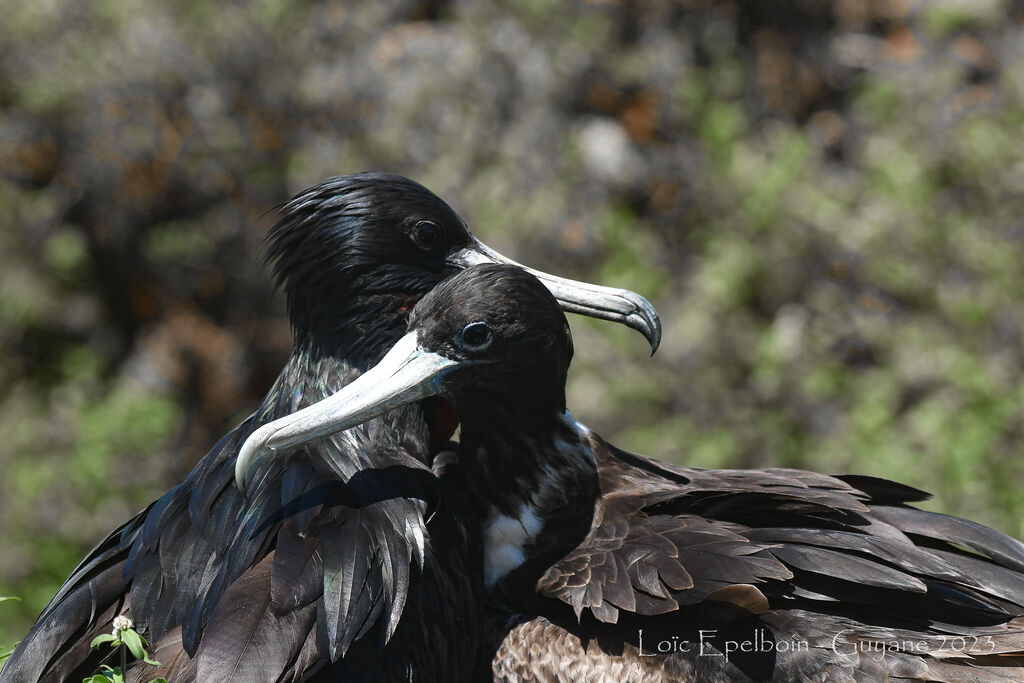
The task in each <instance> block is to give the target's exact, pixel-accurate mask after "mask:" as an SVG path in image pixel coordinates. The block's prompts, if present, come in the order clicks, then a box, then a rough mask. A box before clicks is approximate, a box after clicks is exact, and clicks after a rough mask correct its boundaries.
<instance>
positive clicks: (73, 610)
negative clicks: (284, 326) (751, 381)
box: [0, 174, 660, 683]
mask: <svg viewBox="0 0 1024 683" xmlns="http://www.w3.org/2000/svg"><path fill="white" fill-rule="evenodd" d="M268 246H269V261H270V262H271V263H273V267H274V272H275V275H276V279H277V282H278V285H279V286H280V287H281V288H282V289H283V290H284V293H285V295H286V299H287V304H288V311H289V316H290V320H291V324H292V327H293V330H294V335H295V336H294V351H293V354H292V356H291V358H290V359H289V360H288V362H287V364H286V365H285V367H284V369H283V370H282V371H281V373H280V375H279V377H278V379H277V381H276V382H275V384H274V386H273V387H272V388H271V389H270V391H269V392H268V393H267V395H266V397H265V398H264V400H263V402H262V403H261V404H260V406H259V408H257V409H256V411H255V412H254V413H253V415H252V416H251V417H250V418H248V419H247V420H245V421H244V422H243V423H242V424H241V425H239V426H238V427H237V428H235V429H234V430H232V431H231V432H230V433H228V434H227V435H226V436H225V437H223V438H222V439H221V440H220V441H219V442H218V443H217V444H216V445H215V446H214V447H213V449H212V450H211V451H210V452H209V453H208V454H207V455H206V456H205V457H204V458H203V459H202V460H201V461H200V463H199V464H198V465H197V466H196V468H195V469H194V470H193V471H192V472H191V473H190V474H189V475H188V477H187V478H186V480H185V481H184V482H182V483H181V484H180V485H178V486H176V487H175V488H174V489H172V490H171V491H169V492H168V493H167V494H165V495H164V496H163V497H162V498H160V499H159V500H157V501H156V502H154V503H153V504H152V505H150V506H149V507H148V508H147V509H146V510H144V511H142V512H141V513H140V514H139V515H138V516H136V517H135V518H134V519H132V520H130V521H128V522H127V523H126V524H125V525H123V526H122V527H121V528H119V529H117V530H115V531H114V532H113V533H112V534H111V535H110V536H109V537H108V538H107V539H106V540H104V541H103V542H102V543H101V544H100V545H99V546H98V547H97V548H96V549H94V550H93V551H92V552H91V553H90V555H89V556H88V557H87V558H86V559H85V560H83V562H82V563H81V564H80V565H79V567H78V568H77V569H76V570H75V571H74V573H73V574H72V575H71V577H70V578H69V579H68V581H67V582H66V583H65V585H64V586H63V587H62V588H61V589H60V591H59V592H58V593H57V595H56V596H55V597H54V598H53V600H52V601H51V602H50V604H49V605H48V606H47V607H46V609H45V610H44V611H43V613H42V615H41V616H40V617H39V619H38V621H37V623H36V624H35V626H34V627H33V629H32V630H31V632H30V633H29V634H28V636H26V638H25V639H24V640H23V641H22V642H21V644H20V645H19V647H18V648H17V650H16V651H15V652H14V654H13V655H12V657H11V658H10V660H9V661H8V662H7V665H6V666H5V667H4V669H3V671H2V673H0V680H2V681H4V682H8V681H10V682H17V683H24V682H25V681H33V680H47V681H49V680H56V681H60V680H74V679H78V680H81V678H82V677H83V676H86V675H89V674H91V673H93V672H94V670H95V668H96V666H97V665H98V664H99V663H100V661H101V658H102V654H97V653H90V650H89V642H90V641H91V639H92V638H93V637H94V636H95V635H97V634H98V633H102V632H105V631H108V630H110V628H111V623H112V620H113V618H114V617H115V616H117V615H120V614H126V615H130V616H131V618H132V619H133V620H134V623H135V626H136V628H137V629H139V630H140V631H141V632H142V633H143V634H144V635H145V636H146V637H148V638H149V640H150V642H151V643H152V644H153V646H154V648H155V657H156V658H157V659H158V660H160V661H161V662H163V664H164V666H163V667H162V668H161V669H160V670H158V671H154V670H152V669H150V668H149V667H136V668H135V669H133V670H132V671H130V672H129V674H130V676H129V677H130V678H134V679H138V680H149V678H151V677H152V676H155V675H158V674H163V675H165V676H166V677H167V678H168V679H169V680H172V681H175V683H181V682H183V681H189V680H201V681H224V680H298V679H299V678H300V677H303V680H306V679H309V677H310V676H311V675H312V674H313V673H314V672H315V671H316V670H317V669H318V668H319V669H320V672H319V674H317V675H318V676H319V679H325V680H334V679H344V680H364V679H365V680H397V679H402V680H405V679H411V678H416V679H419V680H458V679H460V678H465V677H466V676H467V675H468V672H469V667H470V666H471V665H472V660H473V653H474V651H475V640H476V639H475V634H476V632H477V614H478V612H479V610H480V604H481V601H480V581H481V571H480V563H481V557H480V553H479V552H478V551H476V552H475V551H474V548H475V547H477V546H478V545H479V538H480V532H479V529H478V527H477V524H476V522H475V518H474V517H473V515H472V514H469V513H470V512H472V511H471V510H470V509H469V508H467V507H466V506H464V505H462V504H461V502H460V500H461V499H460V497H459V495H451V496H447V497H446V494H445V491H446V490H447V489H450V488H451V486H450V484H449V481H448V480H449V479H450V478H451V476H454V475H452V470H453V468H451V467H450V466H449V465H450V463H447V462H446V461H444V460H443V459H440V460H432V456H433V455H434V454H435V453H436V452H437V450H438V448H439V446H440V445H441V444H443V443H444V442H445V441H446V440H447V438H448V437H449V436H450V434H451V431H452V429H454V423H453V422H452V421H451V420H450V419H449V417H448V415H449V413H450V410H449V409H447V408H446V406H445V404H444V402H443V401H432V402H425V403H424V404H423V405H421V406H416V405H414V406H405V407H402V408H401V409H398V410H396V411H394V412H392V413H390V414H388V415H387V416H385V417H384V418H383V419H380V420H376V421H374V422H372V423H370V424H368V425H366V426H364V427H361V428H360V429H358V430H351V431H349V432H347V433H346V434H343V435H340V436H337V437H335V438H332V439H328V440H323V441H321V442H319V443H317V444H316V445H313V446H311V447H310V448H308V449H305V452H304V457H302V458H298V459H295V460H293V461H291V462H290V463H288V464H287V466H284V467H282V466H279V465H278V464H272V465H271V466H270V467H268V468H266V469H264V470H262V471H260V472H258V473H256V476H255V479H254V482H253V484H252V485H251V486H250V487H249V488H248V489H247V490H246V491H245V492H244V494H243V492H241V491H239V490H238V489H236V488H235V486H234V469H235V457H236V454H237V452H238V448H239V447H240V445H241V444H242V442H243V441H244V440H245V439H246V438H247V437H248V436H249V434H251V433H252V432H253V431H254V430H255V429H256V428H258V427H259V426H260V425H262V424H264V423H266V422H269V421H271V420H274V419H277V418H280V417H282V416H285V415H287V414H289V413H291V412H293V411H295V410H297V409H299V408H301V407H303V406H306V405H310V404H313V403H315V402H316V401H318V400H320V399H322V398H325V397H327V396H329V395H331V394H332V393H334V392H335V391H337V390H338V389H339V388H341V387H342V386H344V385H345V384H347V383H348V382H350V381H352V380H353V379H354V378H355V377H357V376H358V375H359V373H360V372H361V371H363V370H365V369H367V368H368V367H370V366H371V365H373V364H374V363H375V362H377V361H378V360H379V359H380V357H381V355H382V354H383V353H384V352H385V351H386V350H387V349H388V348H389V347H390V346H391V345H392V344H393V343H394V342H395V340H397V339H398V338H399V337H400V336H401V335H402V334H403V332H404V330H405V327H406V317H407V315H408V312H409V311H410V310H411V308H412V307H413V305H414V304H415V303H416V301H417V300H418V299H419V298H420V297H422V296H423V295H424V294H425V293H427V292H428V291H430V289H431V288H433V287H434V286H435V285H437V284H438V283H440V282H442V281H444V280H445V279H446V278H449V277H450V276H451V275H453V274H454V273H456V272H458V271H459V270H461V269H463V268H465V267H466V266H468V265H471V264H473V263H480V262H488V261H504V260H506V259H504V257H502V256H500V255H499V254H497V253H496V252H494V251H492V250H490V249H488V248H487V247H486V246H484V245H483V244H481V243H480V242H479V241H477V240H476V239H475V238H473V237H472V236H471V235H470V233H469V231H468V230H467V228H466V226H465V224H464V223H463V221H462V220H461V219H460V218H459V217H458V216H457V215H456V214H455V212H454V211H453V210H452V209H451V208H450V207H449V206H448V205H447V204H445V203H444V202H443V201H441V200H440V199H439V198H438V197H436V196H435V195H434V194H432V193H431V192H429V191H428V190H426V189H425V188H424V187H422V186H421V185H419V184H417V183H414V182H412V181H410V180H407V179H405V178H402V177H399V176H394V175H385V174H360V175H354V176H345V177H340V178H333V179H330V180H328V181H326V182H323V183H321V184H320V185H317V186H315V187H313V188H311V189H309V190H306V191H305V192H303V193H301V194H299V195H298V196H297V197H295V198H294V199H293V200H292V201H290V202H289V203H287V204H286V205H285V206H284V207H283V209H282V218H281V220H280V221H279V222H278V223H277V225H276V226H275V227H274V228H273V229H272V231H271V233H270V235H269V239H268ZM539 277H541V278H543V279H544V280H545V282H547V283H548V286H550V288H551V291H552V292H553V293H554V294H555V296H557V297H558V299H559V301H561V302H562V304H563V305H564V306H565V307H566V310H570V311H575V312H580V313H584V314H589V315H594V316H596V317H599V318H603V319H608V320H616V321H619V322H623V323H625V324H626V325H629V326H630V327H634V328H636V329H638V330H640V331H641V332H643V333H644V335H645V336H646V337H647V338H648V340H649V341H650V342H651V344H652V346H657V343H658V339H659V336H660V329H659V323H658V320H657V316H656V315H655V313H654V311H653V309H652V308H651V307H650V305H649V304H648V303H647V302H646V301H644V300H643V299H642V298H641V297H639V296H637V295H635V294H632V293H630V292H626V291H624V290H613V289H609V288H602V287H596V286H592V285H587V284H583V283H577V282H573V281H570V280H564V279H560V278H556V277H553V276H548V275H544V274H539ZM460 491H461V489H460ZM460 495H461V494H460ZM361 638H364V640H362V641H360V643H361V645H360V646H358V647H352V644H353V642H355V641H356V640H358V639H361ZM385 644H386V645H385Z"/></svg>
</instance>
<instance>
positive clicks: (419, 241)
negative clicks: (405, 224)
mask: <svg viewBox="0 0 1024 683" xmlns="http://www.w3.org/2000/svg"><path fill="white" fill-rule="evenodd" d="M410 237H411V238H412V241H413V243H414V244H415V245H416V246H417V247H419V248H420V249H425V250H428V249H432V248H433V247H434V245H435V244H437V241H438V239H440V237H441V226H440V225H438V224H437V223H435V222H434V221H428V220H422V221H417V222H416V225H414V226H413V227H412V233H411V235H410Z"/></svg>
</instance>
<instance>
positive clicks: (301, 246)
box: [267, 173, 472, 363]
mask: <svg viewBox="0 0 1024 683" xmlns="http://www.w3.org/2000/svg"><path fill="white" fill-rule="evenodd" d="M281 214H282V217H281V219H280V220H279V221H278V223H277V225H275V226H274V228H273V229H271V231H270V235H269V236H268V238H267V242H268V250H267V251H268V253H267V260H268V262H269V263H271V264H272V265H273V269H274V274H275V276H276V279H277V284H278V287H280V288H281V289H282V290H283V291H284V293H285V296H286V298H287V302H288V312H289V316H290V318H291V322H292V326H293V328H294V330H295V338H296V345H297V346H300V345H301V346H304V347H306V348H307V349H308V350H309V351H310V352H312V353H314V354H326V355H347V356H349V357H350V359H352V358H351V356H352V354H353V353H358V355H360V356H363V357H364V358H365V362H371V363H372V362H373V361H375V360H376V359H377V358H378V357H379V355H380V353H382V352H383V351H384V350H386V347H387V345H389V344H391V343H392V342H393V341H394V340H395V339H396V338H397V336H399V335H400V333H401V332H402V330H403V329H404V327H405V313H408V311H409V310H411V308H412V307H413V305H415V303H416V302H417V301H418V300H419V299H420V297H422V296H423V295H424V294H426V293H427V292H429V291H430V290H431V289H432V288H433V287H434V286H435V285H436V284H437V283H439V282H441V281H442V280H444V279H445V278H447V277H449V276H450V275H451V274H452V273H453V272H455V271H456V270H458V269H459V268H461V267H462V266H461V265H459V264H456V263H453V262H452V261H451V260H450V259H451V257H452V255H453V254H455V253H457V252H459V251H460V250H463V249H464V248H465V247H466V246H468V245H469V244H470V242H471V241H472V237H471V236H470V234H469V231H468V229H467V228H466V225H465V223H464V222H463V221H462V219H461V218H459V216H458V215H457V214H456V213H455V212H454V211H453V210H452V208H451V207H449V206H448V205H447V204H445V203H444V202H443V201H442V200H441V199H440V198H438V197H437V196H436V195H435V194H433V193H432V192H430V191H429V190H428V189H426V188H425V187H423V186H422V185H420V184H418V183H415V182H413V181H411V180H409V179H407V178H403V177H402V176H398V175H391V174H387V173H360V174H356V175H348V176H341V177H337V178H330V179H328V180H325V181H324V182H322V183H320V184H319V185H316V186H314V187H311V188H309V189H308V190H306V191H304V192H302V193H301V194H300V195H298V196H297V197H295V198H294V199H292V200H291V201H290V202H288V203H287V204H285V205H284V206H283V207H282V208H281ZM357 346H358V348H356V347H357ZM352 360H357V359H352Z"/></svg>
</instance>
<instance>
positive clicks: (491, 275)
mask: <svg viewBox="0 0 1024 683" xmlns="http://www.w3.org/2000/svg"><path fill="white" fill-rule="evenodd" d="M409 331H410V332H416V335H417V342H418V344H419V346H420V348H422V349H424V350H425V351H431V352H433V353H437V354H439V355H442V356H445V357H446V358H449V359H451V360H453V361H456V363H458V365H457V366H456V367H455V368H454V369H453V370H452V371H451V372H450V373H448V374H446V375H445V377H444V379H443V385H444V387H445V393H446V394H448V395H449V396H450V397H451V399H452V400H453V401H454V403H455V405H456V410H457V412H458V414H459V416H460V417H461V418H462V419H463V428H464V429H465V427H466V425H467V424H469V423H470V422H476V423H479V422H480V420H471V419H470V418H471V416H472V414H473V413H476V412H477V411H478V410H480V409H482V408H484V407H485V406H486V407H487V408H488V409H495V408H500V409H501V410H503V411H505V412H514V413H517V415H516V416H515V417H516V419H518V420H522V419H528V420H531V421H536V420H539V419H543V420H547V419H554V418H556V417H557V416H558V415H559V414H560V413H561V412H562V411H564V410H565V380H566V374H567V373H568V370H569V363H570V361H571V360H572V353H573V347H572V336H571V333H570V331H569V324H568V322H567V321H566V319H565V315H564V314H563V313H562V309H561V307H560V306H559V303H558V302H557V301H556V300H555V298H554V297H553V296H552V295H551V293H550V292H549V291H548V290H547V289H546V288H545V287H544V285H543V284H541V282H540V281H539V280H537V278H535V277H534V276H533V275H531V274H529V273H527V272H526V271H524V270H522V269H521V268H517V267H515V266H508V265H481V266H474V267H471V268H468V269H466V270H465V271H463V272H461V273H459V274H458V275H456V276H455V277H453V278H452V279H451V280H448V281H447V282H444V283H443V284H441V285H439V286H438V287H437V288H436V289H435V290H434V291H432V292H431V293H430V294H428V295H427V296H426V297H424V298H423V300H422V301H421V302H420V303H419V305H417V306H416V308H415V310H414V311H413V314H412V316H411V318H410V320H409ZM489 417H491V418H493V417H494V416H493V415H491V416H489Z"/></svg>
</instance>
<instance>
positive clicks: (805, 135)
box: [0, 0, 1024, 650]
mask: <svg viewBox="0 0 1024 683" xmlns="http://www.w3.org/2000/svg"><path fill="white" fill-rule="evenodd" d="M499 5H500V6H501V9H498V6H499ZM1022 30H1024V2H1021V1H1020V0H1015V1H1013V2H1011V1H1010V0H931V1H928V0H920V1H918V2H913V1H911V0H767V1H766V0H679V1H675V2H673V1H670V0H621V1H610V0H609V1H594V2H582V1H579V2H572V1H565V0H512V1H510V2H506V3H478V2H471V1H469V0H452V1H447V2H446V1H445V0H422V1H415V0H405V1H398V0H388V1H387V2H374V3H346V2H341V1H334V2H309V1H306V2H287V1H286V0H251V1H250V0H237V1H234V2H223V3H215V2H203V1H201V0H194V1H191V2H181V3H166V2H158V1H156V0H118V1H116V2H115V1H113V0H91V1H88V2H83V1H81V0H35V1H33V2H19V1H17V0H0V340H2V343H3V353H2V355H0V387H2V391H0V434H2V436H0V595H16V596H19V597H20V598H21V599H22V602H20V603H17V602H4V603H0V646H6V645H9V644H11V643H12V642H13V641H15V640H17V639H18V638H19V637H20V636H21V635H22V634H23V633H24V632H25V630H26V629H27V628H28V625H29V624H30V622H31V619H32V618H33V617H34V615H35V614H36V613H37V612H38V611H39V609H40V608H41V607H42V606H43V605H44V604H45V603H46V601H47V600H48V599H49V598H50V597H51V596H52V594H53V593H54V591H55V589H56V587H57V586H58V585H59V584H60V583H61V582H62V580H63V579H64V578H65V577H66V576H67V574H68V572H69V571H70V570H71V569H72V568H73V566H74V565H75V563H76V562H77V560H78V559H79V558H80V557H81V556H82V554H83V553H84V552H85V551H86V550H87V549H88V548H89V547H90V546H91V545H92V544H94V543H95V542H96V541H98V540H99V539H100V538H101V537H102V536H104V535H105V534H106V533H107V532H108V531H109V530H110V529H112V528H114V527H116V526H117V525H118V524H119V523H120V522H122V521H123V520H124V519H126V518H127V517H129V516H130V515H131V514H133V513H134V512H136V511H137V510H138V509H139V508H141V507H142V506H143V505H145V504H146V503H148V502H149V501H150V500H152V499H153V498H155V497H156V496H158V495H159V494H160V493H162V492H163V491H165V490H166V489H168V488H169V487H171V486H173V485H174V484H175V483H176V482H177V481H179V480H180V479H181V478H182V476H183V475H184V473H185V472H187V471H188V469H189V468H190V467H191V466H192V464H193V463H194V462H195V461H196V460H197V459H198V458H199V457H200V456H201V455H202V454H203V452H204V451H205V449H206V448H207V447H208V446H209V445H211V444H212V443H213V442H214V441H215V440H216V438H217V437H218V436H219V435H220V434H222V433H223V432H224V431H226V430H227V429H228V428H230V427H231V426H232V425H233V424H234V423H236V422H237V421H239V420H240V419H241V418H243V417H244V416H245V415H246V413H247V411H248V410H249V409H250V408H252V407H253V406H255V405H256V403H257V401H258V399H259V397H260V396H261V394H262V392H263V391H265V390H266V388H267V387H268V386H269V385H270V382H271V381H272V379H273V377H274V375H275V373H276V371H277V369H278V368H279V367H280V365H281V363H282V361H283V360H284V358H285V357H286V355H287V352H288V347H289V342H290V335H289V331H288V328H287V324H286V322H285V320H284V318H283V305H282V301H281V298H280V297H279V296H277V295H275V294H273V292H272V290H271V286H270V283H269V278H268V274H267V273H266V272H265V271H264V270H263V269H262V267H261V260H262V252H261V247H262V239H263V235H264V234H265V232H266V230H267V228H268V227H269V226H270V224H271V223H272V221H273V215H272V213H269V214H268V212H271V211H272V209H273V207H274V206H275V205H277V204H279V203H280V202H282V201H284V200H286V199H287V198H288V197H289V196H291V195H292V194H293V193H295V192H297V191H299V190H301V189H302V188H304V187H306V186H308V185H311V184H313V183H315V182H317V181H319V180H321V179H323V178H324V177H326V176H329V175H336V174H341V173H349V172H354V171H360V170H387V171H393V172H397V173H402V174H405V175H408V176H411V177H412V178H415V179H417V180H419V181H420V182H422V183H424V184H426V185H427V186H428V187H430V188H431V189H433V190H434V191H435V192H437V193H438V194H440V195H441V196H442V197H444V198H445V199H447V200H448V201H449V202H450V203H452V204H453V205H454V206H455V207H456V209H457V210H458V211H459V212H460V213H461V214H462V215H463V216H464V217H465V218H466V220H467V221H468V222H469V223H470V225H471V227H472V228H473V230H474V231H475V232H476V233H477V234H478V235H479V236H480V237H482V238H483V239H484V240H485V241H486V242H488V243H489V244H491V245H492V246H494V247H495V248H497V249H499V250H501V251H502V252H504V253H506V254H508V255H510V256H513V257H515V258H517V259H519V260H521V261H524V262H526V263H529V264H531V265H534V266H536V267H539V268H543V269H545V270H549V271H553V272H556V273H561V274H564V275H568V276H572V277H578V278H583V279H587V280H592V281H598V282H603V283H605V284H610V285H618V286H622V287H628V288H630V289H633V290H636V291H638V292H641V293H643V294H645V295H647V296H648V297H649V298H650V299H651V300H652V301H653V302H654V304H655V305H656V306H657V308H658V310H659V311H660V312H661V315H662V319H663V321H664V324H665V337H664V343H663V345H662V348H661V350H660V351H659V352H658V354H657V355H656V356H655V357H654V358H653V359H650V358H648V357H647V353H646V350H645V348H644V343H643V340H642V339H641V338H640V336H639V335H637V334H635V333H633V332H631V331H628V330H624V329H623V330H619V329H613V328H612V326H609V325H606V324H600V323H592V322H590V321H587V320H582V319H578V318H574V319H573V320H572V324H573V328H574V331H575V334H576V340H577V357H576V362H575V364H574V368H573V371H572V373H571V387H570V392H569V403H570V406H571V408H572V410H573V411H574V413H575V414H576V416H577V417H579V418H580V419H581V420H583V421H584V422H586V423H587V424H589V425H591V426H592V427H594V428H595V429H596V430H597V431H599V432H600V433H602V434H604V435H605V436H607V437H609V438H610V439H611V440H612V441H614V442H615V443H617V444H618V445H620V446H622V447H625V448H627V449H631V450H636V451H640V452H643V453H647V454H650V455H654V456H657V457H661V458H665V459H669V460H674V461H678V462H685V463H689V464H693V465H701V466H708V467H759V466H785V467H805V468H813V469H817V470H822V471H827V472H851V471H852V472H860V473H867V474H874V475H879V476H886V477H894V478H897V479H899V480H901V481H904V482H906V483H908V484H911V485H914V486H917V487H920V488H924V489H927V490H929V491H931V492H933V493H935V495H936V498H935V500H934V501H933V502H932V503H929V505H930V506H931V507H933V508H934V509H941V510H944V511H949V512H952V513H956V514H960V515H964V516H967V517H970V518H973V519H977V520H979V521H982V522H985V523H988V524H992V525H994V526H996V527H997V528H999V529H1001V530H1004V531H1006V532H1009V533H1011V534H1014V535H1017V536H1020V535H1022V534H1024V494H1022V492H1021V487H1022V485H1024V459H1022V455H1024V423H1022V417H1024V383H1022V382H1021V371H1022V364H1024V339H1022V337H1024V193H1022V191H1021V188H1024V139H1022V133H1024V36H1022ZM3 649H4V647H0V650H3Z"/></svg>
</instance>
